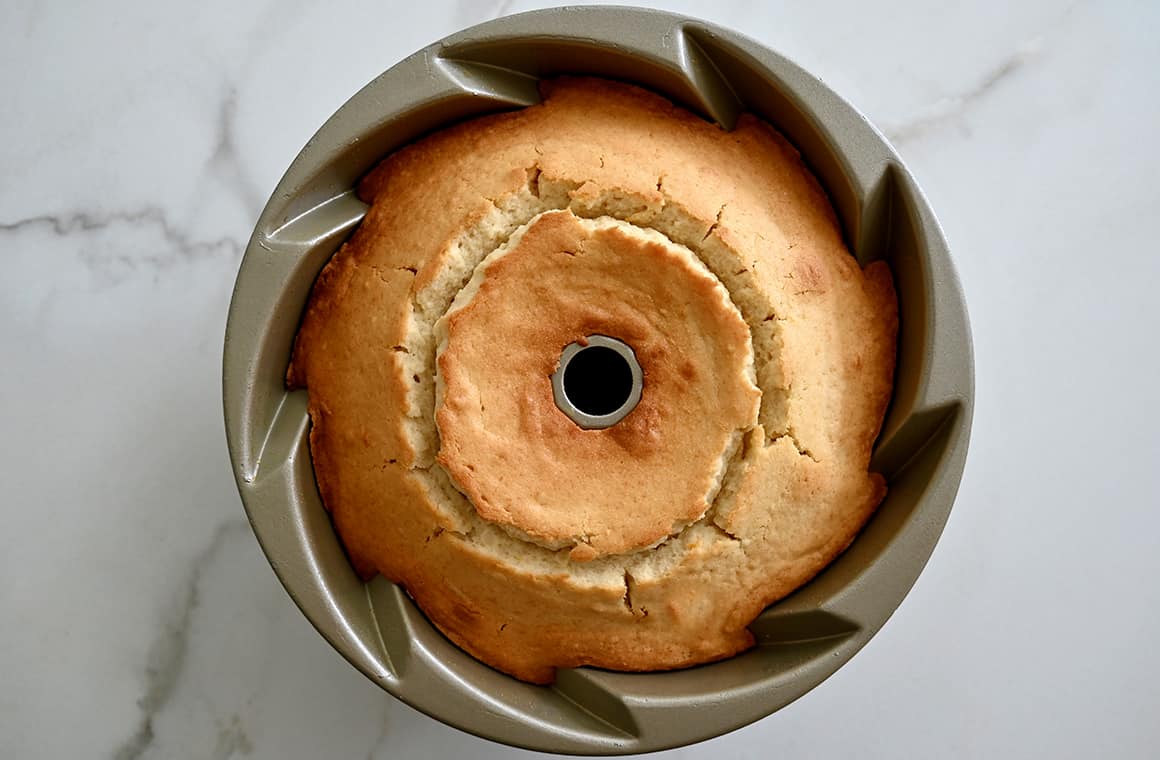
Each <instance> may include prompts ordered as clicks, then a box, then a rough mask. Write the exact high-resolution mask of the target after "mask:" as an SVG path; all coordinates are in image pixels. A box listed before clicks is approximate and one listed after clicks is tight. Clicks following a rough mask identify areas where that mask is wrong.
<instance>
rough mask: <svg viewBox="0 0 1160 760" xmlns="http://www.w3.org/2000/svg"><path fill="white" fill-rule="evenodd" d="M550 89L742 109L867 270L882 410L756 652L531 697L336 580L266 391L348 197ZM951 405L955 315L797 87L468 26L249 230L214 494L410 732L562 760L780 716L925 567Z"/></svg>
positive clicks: (670, 57)
mask: <svg viewBox="0 0 1160 760" xmlns="http://www.w3.org/2000/svg"><path fill="white" fill-rule="evenodd" d="M559 74H589V75H596V76H603V77H608V78H613V79H619V80H624V81H628V82H632V83H635V84H638V85H641V86H643V87H646V88H648V89H651V90H654V91H656V92H659V93H661V94H663V95H665V96H667V97H669V98H671V99H673V100H674V101H676V102H677V103H680V104H682V105H684V106H686V107H687V108H690V109H692V110H693V111H694V112H696V113H699V114H701V115H702V116H703V117H704V118H706V119H709V120H711V121H713V122H716V123H718V124H720V125H721V126H722V127H724V128H725V129H729V128H730V126H731V125H732V124H733V123H734V121H735V119H736V117H737V115H738V114H739V113H741V112H743V111H748V112H752V113H755V114H757V115H759V116H761V117H763V118H764V119H766V120H767V121H769V122H770V123H772V124H773V125H774V126H776V127H777V128H778V129H779V130H780V131H781V132H783V133H784V134H785V135H786V137H787V138H789V140H790V141H791V142H793V143H794V145H796V146H797V148H798V149H799V150H800V151H801V153H802V155H803V157H804V159H805V161H806V163H807V164H808V165H809V167H810V168H811V169H812V170H813V172H814V173H815V174H816V175H817V177H818V178H819V180H820V181H821V183H822V185H823V186H824V187H825V188H826V190H827V192H828V193H829V196H830V198H831V200H832V201H833V204H834V206H835V208H836V209H837V212H838V215H839V217H840V219H841V222H842V227H843V231H844V234H845V236H846V240H847V243H848V245H849V247H850V249H851V250H852V251H853V252H854V255H855V256H857V258H858V259H859V261H861V262H863V263H865V262H868V261H872V260H875V259H886V260H887V261H888V262H889V263H890V266H891V268H892V269H893V272H894V277H895V284H896V288H897V290H898V297H899V305H900V323H901V329H900V334H899V347H898V364H897V375H896V380H895V389H894V397H893V401H892V403H891V406H890V409H889V411H888V414H887V417H886V421H885V424H884V427H883V429H882V433H881V435H880V437H879V440H878V443H877V446H876V449H875V454H874V460H873V462H872V465H871V467H872V469H873V470H875V471H878V472H881V473H883V474H884V475H885V476H886V478H887V479H888V481H889V488H890V490H889V493H888V495H887V496H886V499H885V501H884V502H883V504H882V506H881V507H880V508H879V510H878V512H877V513H876V514H875V515H874V516H873V517H872V518H871V520H870V522H869V523H868V524H867V525H866V527H865V529H864V530H863V531H862V533H861V534H860V535H859V537H858V538H857V539H856V540H855V541H854V543H853V544H852V545H851V546H850V548H849V549H848V550H847V551H846V552H845V553H844V554H842V555H841V556H840V557H839V558H838V559H837V560H836V561H835V562H834V563H833V564H832V565H830V566H829V567H828V568H827V569H826V570H824V571H823V572H822V573H821V574H820V575H818V576H817V577H816V578H815V579H814V580H813V581H811V582H810V583H809V584H807V585H806V586H804V587H802V588H801V589H799V590H798V591H797V592H795V593H794V594H792V595H791V596H790V597H788V598H786V599H784V600H782V601H780V602H778V603H777V604H775V605H773V606H771V607H769V608H768V609H767V610H766V611H765V612H764V613H763V614H762V615H761V616H760V617H759V618H758V619H757V620H756V621H755V622H754V623H753V624H752V626H751V630H752V632H753V633H754V635H755V637H756V639H757V641H758V646H756V647H755V648H753V649H751V650H750V651H748V652H746V653H744V654H742V655H739V656H737V657H734V658H732V659H729V660H726V661H723V662H718V663H715V664H711V665H704V666H700V667H695V668H690V669H687V670H681V671H674V672H665V673H649V674H626V673H612V672H606V671H600V670H595V669H589V668H580V669H575V670H561V671H560V672H559V675H558V678H557V680H556V682H555V683H554V684H553V685H552V686H532V685H529V684H526V683H522V682H520V681H517V680H515V679H513V678H510V677H508V676H506V675H503V674H502V673H499V672H497V671H495V670H492V669H491V668H489V667H488V666H486V665H483V664H482V663H480V662H478V661H476V660H474V659H472V658H471V657H470V656H468V655H467V654H465V653H464V652H462V651H461V650H459V649H458V648H457V647H455V646H454V645H453V644H451V643H450V642H449V641H448V640H447V639H445V638H444V637H443V636H442V635H441V634H440V633H439V632H438V631H436V630H435V629H434V628H433V627H432V626H431V625H430V623H428V622H427V620H426V619H425V618H424V616H423V615H422V613H421V612H420V611H419V610H418V609H417V608H416V607H415V606H414V604H412V602H411V601H410V600H409V599H408V597H407V596H406V595H405V593H403V592H402V591H401V590H400V589H398V588H397V587H396V586H394V585H393V584H391V583H389V582H387V581H386V580H384V579H383V578H381V577H380V578H376V579H375V580H373V581H371V582H370V583H367V584H364V583H363V582H362V581H360V580H359V578H358V577H357V576H356V575H355V573H354V571H353V570H352V569H351V567H350V565H349V563H348V562H347V559H346V556H345V555H344V553H343V550H342V547H341V545H340V543H339V541H338V538H337V537H336V535H335V532H334V530H333V528H332V526H331V523H330V520H329V518H328V516H327V513H326V511H325V509H324V508H323V505H322V503H321V501H320V499H319V496H318V491H317V488H316V485H315V480H314V474H313V470H312V468H311V461H310V452H309V448H308V445H307V435H308V431H309V424H310V423H309V419H308V417H307V414H306V393H305V392H302V391H298V392H291V393H288V392H287V391H286V388H285V383H284V377H285V373H286V366H287V363H288V361H289V358H290V348H291V342H292V340H293V337H294V334H295V331H296V329H297V327H298V323H299V319H300V317H301V314H302V311H303V308H304V306H305V303H306V300H307V296H308V295H309V292H310V287H311V285H312V283H313V282H314V279H315V277H316V276H317V275H318V273H319V271H320V270H321V269H322V267H323V265H324V264H325V263H326V261H327V259H328V258H329V257H330V255H331V254H332V253H334V251H335V250H336V249H337V248H338V246H339V245H340V244H341V243H342V241H343V240H344V239H345V238H346V237H347V236H348V235H349V233H350V232H351V230H352V229H353V228H354V227H355V226H356V225H357V224H358V223H359V220H360V219H361V218H362V216H363V214H364V212H365V209H366V207H365V205H364V204H363V203H361V202H360V201H359V200H358V199H357V198H356V197H355V194H354V191H353V188H354V186H355V184H356V182H357V181H358V179H359V178H360V177H361V176H362V175H363V174H365V173H366V172H367V171H368V170H369V169H370V168H371V167H372V166H374V165H375V164H376V163H377V162H378V161H379V160H380V159H382V158H383V157H384V156H386V155H387V154H389V153H390V152H392V151H393V150H395V149H396V148H399V147H401V146H403V145H405V144H407V143H409V142H411V141H413V140H414V139H416V138H417V137H420V136H421V135H424V134H426V133H428V132H431V131H432V130H435V129H437V128H439V127H442V126H445V125H448V124H451V123H454V122H457V121H460V120H463V119H467V118H470V117H473V116H477V115H481V114H485V113H490V112H495V111H500V110H504V109H513V108H520V107H523V106H527V105H530V104H532V103H535V102H537V100H538V98H539V95H538V90H537V80H538V79H540V78H543V77H549V76H555V75H559ZM435 202H438V201H437V200H435ZM972 400H973V380H972V356H971V342H970V333H969V329H968V325H967V315H966V308H965V305H964V303H963V297H962V294H961V292H960V290H959V284H958V280H957V278H956V276H955V272H954V269H953V268H952V265H951V261H950V259H949V257H948V253H947V246H946V242H945V241H944V239H943V236H942V233H941V231H940V230H939V227H938V223H937V222H936V221H935V217H934V214H933V213H932V211H931V209H930V208H929V206H928V205H927V203H926V200H925V199H924V198H923V196H922V194H921V192H920V191H919V189H918V187H917V186H916V185H915V182H914V180H913V179H912V178H911V176H910V174H909V173H908V172H907V170H906V169H905V167H903V165H902V162H901V160H900V159H899V157H898V154H897V153H896V152H895V151H894V150H893V149H892V148H891V146H890V145H889V144H888V143H887V142H886V140H885V139H884V138H883V137H882V135H881V134H880V133H879V132H877V131H876V130H875V129H874V127H872V126H871V125H870V124H869V123H868V122H867V121H866V119H865V118H864V117H863V116H862V115H861V114H859V113H858V112H857V111H856V110H855V109H854V108H852V107H851V106H850V105H849V104H847V103H846V102H845V101H843V100H842V99H841V98H839V97H838V96H837V95H835V94H834V93H833V92H831V91H830V90H829V89H828V88H827V87H826V86H825V85H824V84H822V83H821V82H820V81H819V80H818V79H817V78H816V77H814V76H812V75H810V74H809V73H808V72H806V71H803V70H802V69H801V68H799V67H798V66H796V65H794V64H793V63H791V62H789V61H788V60H786V59H785V58H782V57H781V56H779V55H778V54H776V53H774V52H772V51H770V50H768V49H766V48H764V47H762V46H761V45H759V44H757V43H755V42H753V41H752V40H750V39H747V38H745V37H743V36H741V35H739V34H736V33H734V32H731V31H727V30H725V29H721V28H719V27H716V26H713V25H711V24H707V23H703V22H700V21H695V20H691V19H687V18H683V17H680V16H676V15H673V14H669V13H661V12H656V11H645V10H635V9H628V8H592V7H585V8H560V9H553V10H545V11H537V12H532V13H525V14H522V15H518V16H512V17H508V18H503V19H499V20H497V21H491V22H488V23H485V24H481V25H480V26H476V27H473V28H471V29H468V30H466V31H463V32H460V33H458V34H455V35H452V36H450V37H448V38H446V39H444V40H442V41H440V42H438V43H436V44H434V45H431V46H430V47H428V48H426V49H424V50H422V51H420V52H418V53H416V54H414V55H412V56H411V57H409V58H407V59H406V60H404V61H402V62H401V63H399V64H398V65H396V66H394V67H393V68H391V69H389V70H388V71H387V72H386V73H384V74H382V75H381V76H380V77H378V78H377V79H375V80H374V81H373V82H371V83H370V84H369V85H367V86H366V87H365V88H363V89H362V91H360V92H359V93H358V94H356V95H355V96H354V97H353V98H351V99H350V101H349V102H347V103H346V104H345V105H344V106H342V108H340V109H339V110H338V112H337V113H336V114H334V116H333V117H331V118H330V119H329V120H328V121H327V122H326V124H324V125H323V127H322V128H321V129H320V130H319V131H318V133H317V134H316V135H315V136H314V137H313V138H312V139H311V140H310V142H309V143H307V144H306V147H305V148H303V149H302V152H301V153H300V154H299V155H298V157H297V158H296V159H295V160H294V162H293V163H292V164H291V165H290V168H289V169H288V170H287V172H286V175H285V176H284V177H283V178H282V181H281V182H280V183H279V185H278V187H277V188H276V189H275V191H274V194H273V196H271V198H270V201H269V203H268V204H267V205H266V208H265V210H264V211H263V212H262V215H261V218H260V219H259V220H258V223H257V227H256V228H255V230H254V234H253V237H252V239H251V240H250V244H249V246H248V247H247V249H246V253H245V257H244V259H243V260H242V264H241V270H240V272H239V274H238V278H237V284H236V287H235V289H234V294H233V302H232V304H231V306H230V313H229V323H228V326H227V329H226V338H225V357H224V404H225V420H226V431H227V436H228V440H229V448H230V454H231V457H232V460H233V466H234V474H235V476H236V478H237V482H238V488H239V490H240V491H241V495H242V499H243V501H244V502H245V507H246V511H247V513H248V514H249V518H250V522H251V524H252V525H253V528H254V532H255V533H256V534H257V537H258V540H259V541H260V542H261V544H262V548H263V550H264V551H265V552H266V556H267V557H268V558H269V561H270V564H271V565H272V566H273V568H274V571H275V572H276V573H277V574H278V577H279V578H280V579H281V581H282V583H283V584H284V585H285V587H286V590H287V591H288V592H289V593H290V596H291V597H292V598H293V599H294V601H295V602H296V603H297V604H298V606H299V607H300V608H301V609H302V612H303V613H305V615H306V616H307V617H308V618H309V619H310V621H311V622H312V623H313V624H314V625H315V627H317V628H318V630H319V631H320V632H321V633H322V635H323V636H324V637H326V639H327V640H328V641H329V642H330V643H331V644H332V645H333V646H334V647H335V648H336V649H337V650H338V651H339V652H341V653H342V655H343V656H344V657H346V658H347V659H348V660H349V661H350V662H351V663H352V664H354V665H355V667H357V668H358V669H359V670H361V671H362V672H363V673H365V674H366V675H367V677H368V678H370V679H372V680H373V681H375V683H377V684H379V685H380V686H382V688H383V689H385V690H387V691H389V692H390V693H391V694H393V695H395V696H396V697H398V698H400V699H402V700H403V701H405V702H406V703H408V704H410V705H411V706H413V707H415V708H417V709H419V710H422V711H423V712H425V713H427V714H428V715H431V716H433V717H435V718H438V719H439V720H442V721H444V722H446V723H449V724H451V725H453V726H456V727H458V728H461V729H463V730H466V731H470V732H472V733H474V734H477V735H479V736H483V737H487V738H489V739H494V740H496V741H500V742H505V743H508V744H512V745H517V746H521V747H528V748H533V749H539V750H546V751H552V752H565V753H575V754H626V753H634V752H647V751H651V750H659V749H665V748H670V747H677V746H680V745H684V744H689V743H692V742H696V741H700V740H703V739H707V738H710V737H714V736H718V735H720V734H723V733H725V732H728V731H731V730H733V729H736V728H738V727H740V726H743V725H746V724H748V723H750V722H752V721H755V720H757V719H758V718H761V717H763V716H766V715H769V714H770V713H772V712H774V711H775V710H777V709H779V708H781V707H783V706H784V705H786V704H788V703H790V702H791V701H793V700H794V699H797V698H798V697H800V696H801V695H803V694H805V693H806V692H807V691H809V690H810V689H812V688H813V687H814V686H816V685H817V684H818V683H820V682H821V681H822V680H823V679H825V678H826V677H827V676H829V675H830V674H831V673H833V672H834V671H835V670H837V669H838V668H839V667H841V665H842V664H843V663H845V662H846V661H847V660H849V659H850V658H851V657H852V656H853V655H854V653H855V652H857V651H858V650H859V649H860V648H861V647H862V646H863V645H864V644H866V642H867V641H868V640H869V638H870V637H871V636H872V635H874V633H875V632H876V631H877V630H878V629H879V628H880V627H881V626H882V624H883V623H884V622H885V621H886V619H887V618H888V617H889V616H890V614H891V613H892V612H893V611H894V609H895V608H896V607H897V606H898V604H899V603H900V602H901V601H902V598H903V597H904V596H905V595H906V593H907V591H908V590H909V589H910V587H911V586H912V585H913V583H914V581H915V579H916V578H917V577H918V574H919V572H920V571H921V570H922V568H923V565H924V564H925V563H926V561H927V558H928V557H929V556H930V554H931V552H932V551H933V549H934V546H935V543H936V542H937V540H938V537H939V534H940V532H941V530H942V528H943V525H944V523H945V522H946V519H947V516H948V514H949V512H950V509H951V504H952V502H953V500H954V497H955V492H956V490H957V488H958V485H959V480H960V478H961V475H962V471H963V464H964V461H965V458H966V453H967V441H968V437H969V433H970V421H971V411H972Z"/></svg>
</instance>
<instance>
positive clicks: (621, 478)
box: [435, 211, 760, 559]
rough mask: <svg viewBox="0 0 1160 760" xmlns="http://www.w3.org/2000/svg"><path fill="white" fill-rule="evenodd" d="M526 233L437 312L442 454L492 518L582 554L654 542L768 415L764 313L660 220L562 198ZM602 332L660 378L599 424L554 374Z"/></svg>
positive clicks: (701, 502)
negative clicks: (565, 402) (566, 399)
mask: <svg viewBox="0 0 1160 760" xmlns="http://www.w3.org/2000/svg"><path fill="white" fill-rule="evenodd" d="M513 242H514V243H515V244H514V245H512V246H510V247H509V248H505V249H504V250H502V251H499V252H497V253H495V254H492V255H491V256H489V257H488V259H487V260H485V261H484V262H483V263H482V264H480V266H479V267H478V268H477V269H476V275H475V277H473V279H472V282H471V283H469V285H468V286H467V287H466V288H464V290H463V291H462V293H461V295H460V296H457V297H456V300H455V302H454V304H453V305H452V309H451V311H450V312H448V314H447V316H446V317H444V319H443V320H442V321H441V324H439V325H437V326H436V330H437V332H446V334H447V346H446V347H445V348H443V349H442V350H441V352H440V353H439V357H438V365H437V366H438V372H439V378H440V380H441V381H442V388H441V394H440V395H441V399H442V402H441V403H437V409H436V414H435V420H436V423H437V425H438V429H439V433H440V451H439V456H438V462H439V464H440V465H442V466H443V468H444V469H445V470H446V471H447V473H448V475H450V476H451V479H452V481H453V482H454V483H455V484H456V485H457V486H458V488H459V490H460V491H462V492H463V493H464V494H465V495H466V496H467V497H468V498H469V499H470V500H471V503H472V504H473V505H474V506H475V509H476V511H477V512H478V513H479V514H480V515H481V516H482V517H483V518H484V519H486V520H490V521H492V522H495V523H499V524H502V525H507V526H510V527H511V528H514V529H516V530H518V531H520V532H521V533H522V534H526V535H527V536H528V537H529V538H530V539H531V540H534V541H537V542H538V543H541V544H544V545H547V546H551V547H553V548H563V547H568V548H569V549H570V550H571V556H572V557H573V559H592V558H594V557H598V556H604V555H608V554H621V553H624V552H627V551H632V550H636V549H644V548H647V547H650V546H654V545H655V544H657V543H658V542H659V541H661V540H662V539H664V538H667V537H668V536H669V535H670V534H672V533H673V532H674V531H675V530H676V529H678V528H682V527H684V526H685V525H687V524H689V523H691V522H693V521H694V520H697V519H699V518H700V517H701V516H702V515H703V514H704V513H705V511H706V510H707V509H708V508H709V505H710V503H711V502H712V500H713V498H714V497H715V496H716V495H717V491H718V489H719V486H720V480H721V475H722V473H723V472H724V466H725V465H726V464H727V463H728V461H729V459H730V458H731V456H732V453H733V451H734V450H735V449H736V447H737V444H738V443H739V442H740V436H741V434H742V433H744V432H745V431H746V430H748V429H750V428H752V427H753V425H754V424H755V423H756V422H757V403H758V400H759V397H760V392H759V391H758V390H757V386H756V385H754V383H753V349H752V347H751V346H750V343H749V328H748V327H747V326H746V325H745V322H744V321H743V320H742V318H741V314H740V313H739V312H738V311H737V307H736V306H734V305H733V302H732V301H731V300H730V299H729V294H728V292H727V291H726V290H725V288H724V287H723V286H722V285H721V283H720V282H719V281H718V280H717V278H716V277H714V276H713V275H712V273H710V272H709V271H708V270H707V269H705V267H704V265H703V264H701V262H700V261H699V260H698V259H697V258H696V257H695V256H694V255H693V253H692V252H691V251H689V250H688V249H685V248H682V247H678V246H675V245H674V244H672V243H671V242H669V241H668V240H666V239H665V238H663V237H662V236H660V235H656V234H651V235H650V234H645V233H644V232H643V231H641V230H638V229H637V228H635V227H632V226H631V225H627V224H623V223H618V222H615V221H614V220H611V219H603V220H597V221H589V220H581V219H578V218H577V217H576V216H574V215H573V214H572V212H570V211H549V212H547V213H544V214H542V215H540V216H538V217H536V219H535V220H534V221H533V222H532V223H531V224H530V225H529V226H528V227H527V228H526V230H524V231H523V232H522V233H521V234H520V235H519V237H518V241H513ZM461 302H462V303H461ZM592 335H603V336H608V337H612V338H616V339H619V340H622V341H624V342H625V343H627V344H628V345H630V346H632V348H633V351H634V353H635V356H636V359H637V361H639V362H640V365H641V367H642V369H643V373H644V392H643V393H642V396H641V399H640V403H639V404H637V406H636V407H635V408H634V409H633V410H632V411H631V412H630V413H629V414H628V416H627V417H625V418H624V419H623V420H622V421H620V422H618V423H617V424H615V425H613V426H611V427H608V428H604V429H593V430H584V429H581V428H580V427H579V426H578V425H577V424H576V423H575V422H573V421H572V420H571V419H570V418H569V417H567V416H566V415H565V414H564V413H563V412H561V411H560V409H559V408H558V407H557V406H556V403H555V400H554V397H553V394H552V386H551V382H550V378H551V375H552V373H553V372H554V371H556V369H557V366H558V362H559V358H560V353H561V351H562V350H563V349H564V347H565V346H567V345H569V344H570V343H574V342H582V341H585V340H587V338H588V337H589V336H592ZM627 505H631V508H626V506H627Z"/></svg>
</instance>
